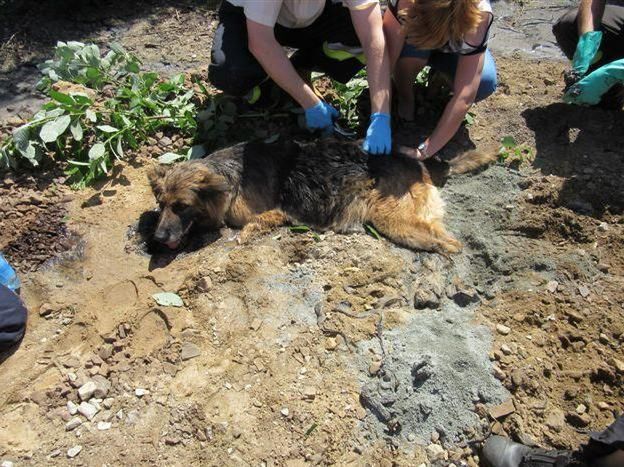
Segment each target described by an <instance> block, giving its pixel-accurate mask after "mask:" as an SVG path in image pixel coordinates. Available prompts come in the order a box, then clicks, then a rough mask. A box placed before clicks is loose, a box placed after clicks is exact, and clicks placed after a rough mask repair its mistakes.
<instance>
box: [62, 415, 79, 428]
mask: <svg viewBox="0 0 624 467" xmlns="http://www.w3.org/2000/svg"><path fill="white" fill-rule="evenodd" d="M80 425H82V420H81V419H80V417H74V418H72V419H71V420H70V421H68V422H67V423H66V424H65V431H72V430H75V429H76V428H78V427H79V426H80Z"/></svg>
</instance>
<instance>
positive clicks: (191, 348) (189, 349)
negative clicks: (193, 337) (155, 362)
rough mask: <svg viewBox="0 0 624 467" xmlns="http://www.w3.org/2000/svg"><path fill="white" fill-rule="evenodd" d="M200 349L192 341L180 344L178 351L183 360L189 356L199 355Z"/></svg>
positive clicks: (188, 358) (189, 357)
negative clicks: (180, 347)
mask: <svg viewBox="0 0 624 467" xmlns="http://www.w3.org/2000/svg"><path fill="white" fill-rule="evenodd" d="M200 355H201V350H200V349H199V347H198V346H197V345H195V344H193V343H192V342H185V343H184V344H182V350H181V351H180V358H181V359H182V360H183V361H186V360H190V359H191V358H195V357H199V356H200Z"/></svg>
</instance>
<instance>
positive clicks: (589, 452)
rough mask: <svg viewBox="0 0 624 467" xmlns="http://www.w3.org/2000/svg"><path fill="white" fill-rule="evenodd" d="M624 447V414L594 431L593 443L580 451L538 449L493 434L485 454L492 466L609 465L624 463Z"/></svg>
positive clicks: (591, 439) (587, 466) (484, 451)
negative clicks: (602, 429)
mask: <svg viewBox="0 0 624 467" xmlns="http://www.w3.org/2000/svg"><path fill="white" fill-rule="evenodd" d="M623 450H624V416H620V417H618V418H617V419H616V420H615V422H613V423H612V424H611V425H610V426H609V427H607V429H606V430H604V431H602V432H600V433H592V434H591V435H590V439H589V442H588V443H587V444H586V445H584V446H582V447H581V448H580V449H578V450H576V451H547V450H545V449H534V448H529V447H528V446H524V445H522V444H519V443H514V442H513V441H511V440H510V439H508V438H504V437H502V436H491V437H490V438H488V440H487V441H486V443H485V446H484V447H483V453H482V454H483V460H484V461H485V463H486V465H488V466H490V467H589V466H590V465H596V466H598V465H600V466H605V467H607V466H619V465H621V463H620V462H621V459H622V458H624V451H623ZM613 456H620V457H618V458H617V459H613V458H612V457H613Z"/></svg>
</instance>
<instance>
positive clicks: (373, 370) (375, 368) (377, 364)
mask: <svg viewBox="0 0 624 467" xmlns="http://www.w3.org/2000/svg"><path fill="white" fill-rule="evenodd" d="M379 370H381V361H374V362H372V363H371V364H370V366H369V367H368V372H369V373H370V375H371V376H375V375H376V374H377V373H379Z"/></svg>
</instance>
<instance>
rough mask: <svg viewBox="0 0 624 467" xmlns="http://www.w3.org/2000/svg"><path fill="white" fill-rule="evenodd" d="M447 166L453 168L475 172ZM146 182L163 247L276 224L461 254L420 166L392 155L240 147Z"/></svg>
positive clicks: (355, 148)
mask: <svg viewBox="0 0 624 467" xmlns="http://www.w3.org/2000/svg"><path fill="white" fill-rule="evenodd" d="M475 156H476V157H477V158H478V159H479V161H480V162H481V165H482V164H484V163H487V162H489V161H490V159H488V158H482V157H481V155H479V154H477V153H475ZM457 160H458V167H459V168H460V169H462V170H463V169H465V168H466V167H469V168H471V169H474V168H476V164H471V163H470V162H471V161H468V160H466V157H459V158H457ZM450 165H451V172H453V173H458V172H457V171H454V170H453V168H454V164H453V162H451V163H450ZM149 178H150V183H151V185H152V189H153V191H154V194H155V196H156V199H157V200H158V202H159V204H160V206H161V215H160V219H159V222H158V226H157V228H156V232H155V234H154V238H155V239H156V240H157V241H159V242H161V243H164V244H166V245H167V246H168V247H169V248H171V249H176V248H177V247H178V246H179V245H180V242H181V241H182V240H183V239H184V237H185V236H186V234H187V233H188V232H189V230H190V229H191V228H192V226H193V224H196V223H201V224H203V225H204V226H205V227H207V228H211V229H216V228H218V227H220V226H221V225H223V224H224V223H225V224H227V225H228V226H231V227H244V229H243V231H242V232H241V234H240V237H239V240H240V241H241V242H245V241H247V240H249V239H250V238H251V237H253V236H256V235H259V234H262V233H266V232H269V231H270V230H271V229H273V228H276V227H278V226H280V225H285V224H306V225H309V226H311V227H314V228H317V229H320V230H334V231H336V232H348V231H351V230H352V229H353V228H354V227H356V226H359V225H361V224H363V223H370V224H371V225H373V226H374V227H375V229H377V230H378V231H379V232H380V233H382V234H383V235H385V236H387V237H388V238H389V239H390V240H392V241H394V242H396V243H398V244H400V245H403V246H406V247H408V248H413V249H420V250H428V251H438V252H443V253H454V252H457V251H459V250H460V249H461V243H460V242H458V241H457V240H456V239H454V238H453V237H452V236H451V235H450V234H448V232H447V231H446V229H445V228H444V225H443V223H442V218H443V215H444V203H443V201H442V199H441V198H440V195H439V193H438V191H437V189H436V187H435V186H434V185H433V183H432V181H431V177H430V175H429V173H428V171H427V169H426V168H425V166H424V165H423V164H422V163H420V162H419V161H417V160H415V159H412V158H409V157H403V156H401V155H398V154H394V155H392V156H390V157H387V156H383V157H382V156H368V155H367V154H366V153H364V152H363V151H362V149H361V148H360V143H359V142H357V141H353V142H350V141H344V140H338V139H328V140H321V141H317V142H312V143H308V144H303V143H301V144H299V143H295V142H286V143H275V144H263V143H243V144H239V145H236V146H233V147H230V148H226V149H223V150H221V151H218V152H215V153H213V154H211V155H210V156H208V157H206V158H205V159H202V160H198V161H188V162H183V163H180V164H177V165H175V166H174V167H171V168H167V167H163V166H158V167H156V168H155V169H154V170H153V171H152V172H151V173H150V175H149Z"/></svg>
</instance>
